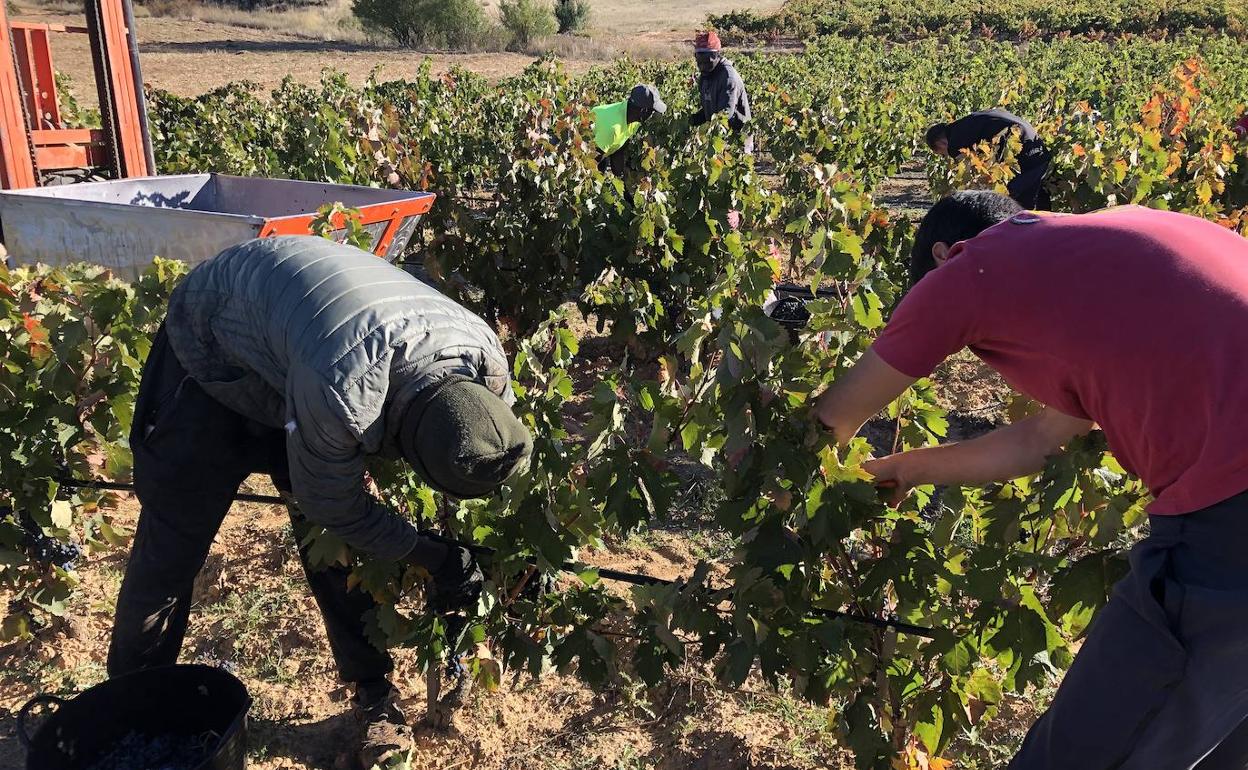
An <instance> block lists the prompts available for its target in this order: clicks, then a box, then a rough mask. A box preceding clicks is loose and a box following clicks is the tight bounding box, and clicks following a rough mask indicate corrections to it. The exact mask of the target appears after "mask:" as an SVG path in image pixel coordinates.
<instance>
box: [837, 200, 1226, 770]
mask: <svg viewBox="0 0 1248 770" xmlns="http://www.w3.org/2000/svg"><path fill="white" fill-rule="evenodd" d="M910 271H911V280H912V284H913V285H912V286H911V288H910V291H909V292H908V293H907V294H906V295H905V297H904V298H902V300H901V302H900V303H899V304H898V305H897V307H896V309H895V310H894V311H893V313H892V317H891V318H890V319H889V322H888V326H887V327H885V329H884V331H883V333H882V334H881V335H880V336H879V338H878V339H876V341H875V343H874V344H873V345H872V346H871V348H870V349H869V350H868V351H867V352H865V353H864V354H863V355H862V357H860V358H859V359H858V361H857V362H856V363H855V364H854V366H853V367H852V368H851V369H850V370H849V371H847V372H846V373H845V374H844V375H842V376H840V377H838V378H837V380H836V382H835V383H833V384H832V386H831V387H829V388H828V390H827V391H826V392H825V393H824V394H823V395H822V396H821V397H820V398H819V401H818V402H817V406H816V409H815V412H816V415H817V417H818V419H819V420H820V421H821V422H822V423H823V425H824V426H826V427H827V428H828V429H829V430H830V431H831V432H832V433H833V434H834V436H835V437H836V439H837V441H838V442H840V443H847V442H848V441H849V440H850V439H851V438H852V437H853V436H854V435H855V434H856V433H857V432H858V430H859V428H860V427H861V426H862V424H863V423H864V422H865V421H866V420H867V419H868V418H870V417H871V416H872V415H873V414H875V413H876V412H878V411H879V410H880V409H882V408H883V407H885V406H887V405H888V404H889V403H891V402H892V401H893V400H894V399H896V398H897V396H898V395H900V394H901V393H902V392H904V391H905V389H906V388H908V387H909V386H910V385H911V384H912V383H913V382H914V381H915V380H916V379H917V378H919V377H926V376H927V375H928V374H930V373H931V372H932V370H933V369H935V368H936V366H938V365H939V364H940V363H941V361H943V360H944V359H945V358H946V357H948V356H950V355H952V354H954V353H956V352H958V351H959V350H961V349H963V348H969V349H970V351H971V352H973V353H974V354H975V355H976V356H978V357H979V358H981V359H982V360H983V361H984V362H985V363H986V364H988V365H989V366H991V367H992V368H993V369H995V370H997V371H998V372H1000V374H1001V375H1002V376H1003V377H1004V378H1005V380H1006V381H1007V382H1009V383H1010V384H1011V385H1013V386H1014V387H1015V388H1017V389H1018V390H1019V391H1020V392H1021V393H1024V394H1025V395H1027V396H1030V397H1031V398H1033V399H1034V400H1036V401H1037V402H1039V403H1040V404H1042V405H1043V408H1042V409H1040V410H1039V411H1038V412H1036V413H1035V414H1033V415H1031V416H1029V417H1026V418H1024V419H1021V420H1017V421H1015V422H1012V423H1010V424H1009V425H1006V426H1004V427H1001V428H998V429H997V430H995V431H992V432H991V433H988V434H986V435H984V436H981V437H979V438H976V439H972V440H970V441H962V442H957V443H948V444H943V445H941V446H934V447H925V448H922V449H915V450H912V451H908V452H899V453H897V454H893V455H889V456H887V457H881V458H878V459H875V460H871V461H869V462H867V463H864V464H863V468H864V469H865V470H867V471H868V472H869V473H871V474H872V475H873V476H874V477H875V479H876V483H877V484H879V485H880V486H881V487H884V488H886V490H887V494H888V495H889V499H890V502H891V503H893V504H898V503H900V502H901V501H902V500H904V499H905V498H906V496H907V495H909V493H910V490H911V488H913V487H916V486H922V485H927V484H936V485H946V484H966V485H976V486H979V485H987V484H992V483H994V482H1005V481H1009V480H1010V479H1015V478H1018V477H1020V476H1029V475H1031V474H1034V473H1038V472H1040V471H1041V470H1042V469H1043V468H1044V467H1045V462H1046V459H1047V458H1048V457H1049V456H1050V455H1054V454H1057V453H1059V452H1061V450H1062V447H1064V446H1065V445H1067V443H1068V442H1070V441H1071V440H1072V439H1074V438H1075V437H1076V436H1080V435H1083V434H1085V433H1087V432H1088V431H1090V430H1092V428H1093V426H1094V425H1096V426H1099V427H1100V428H1101V430H1103V431H1104V433H1105V439H1106V440H1107V442H1108V443H1109V447H1110V449H1111V450H1113V453H1114V457H1115V458H1116V459H1117V461H1118V462H1119V463H1120V464H1121V465H1122V467H1123V468H1126V469H1127V470H1129V471H1130V472H1132V473H1134V474H1136V475H1137V476H1139V478H1140V479H1141V480H1142V481H1143V482H1144V484H1145V485H1147V487H1148V490H1149V492H1150V493H1151V494H1152V502H1150V503H1149V505H1148V509H1147V510H1148V513H1149V532H1148V536H1147V537H1145V538H1144V539H1143V540H1141V541H1140V542H1139V543H1137V544H1136V545H1135V547H1134V548H1132V549H1131V553H1130V558H1129V561H1130V565H1131V569H1130V573H1129V574H1128V575H1127V576H1126V577H1124V578H1123V579H1122V580H1121V581H1119V582H1118V583H1117V585H1115V586H1114V588H1113V593H1112V596H1111V598H1110V599H1109V602H1108V603H1107V604H1106V605H1105V606H1104V607H1102V608H1101V610H1100V611H1099V612H1098V613H1097V615H1096V617H1095V619H1094V620H1093V621H1092V623H1091V625H1090V626H1089V628H1088V632H1087V636H1086V637H1085V639H1084V641H1083V646H1082V647H1081V648H1080V650H1079V654H1078V655H1077V656H1076V657H1075V661H1074V664H1073V665H1072V666H1071V668H1070V670H1069V671H1067V672H1066V676H1065V678H1064V679H1063V680H1062V684H1061V687H1059V688H1058V690H1057V694H1056V696H1054V698H1053V702H1052V705H1051V706H1050V707H1049V709H1048V711H1046V712H1045V714H1044V715H1043V716H1042V717H1040V719H1039V720H1037V721H1036V723H1035V724H1034V725H1033V726H1032V728H1031V730H1030V731H1029V732H1028V734H1027V739H1026V740H1025V741H1024V742H1023V745H1022V748H1020V749H1019V753H1018V755H1017V756H1015V757H1014V759H1013V760H1012V761H1011V762H1010V763H1009V765H1008V770H1068V769H1071V770H1073V768H1078V770H1111V768H1112V769H1115V770H1192V769H1193V768H1196V770H1243V768H1245V767H1248V722H1246V721H1245V720H1246V719H1248V655H1245V651H1246V650H1248V446H1245V444H1244V434H1245V431H1248V411H1246V410H1245V409H1244V408H1243V405H1244V403H1245V402H1248V357H1246V356H1245V355H1244V350H1246V349H1248V240H1245V239H1244V238H1242V237H1240V236H1239V235H1237V234H1236V233H1234V232H1233V231H1231V230H1229V229H1227V228H1224V227H1222V226H1220V225H1217V224H1215V223H1213V222H1209V221H1206V220H1203V219H1199V218H1197V217H1192V216H1187V215H1184V214H1178V213H1175V212H1170V211H1158V210H1154V209H1148V208H1142V207H1139V206H1122V207H1119V208H1114V209H1108V210H1105V211H1098V212H1095V213H1091V214H1078V215H1069V214H1067V215H1061V214H1036V213H1033V212H1030V211H1021V210H1020V208H1019V206H1018V204H1017V203H1015V202H1014V201H1012V200H1010V199H1009V198H1007V197H1005V196H1004V195H997V194H996V193H992V192H985V191H964V192H960V193H955V194H953V195H951V196H949V197H947V198H944V199H943V200H941V201H940V202H939V203H937V204H936V205H935V206H934V207H933V208H932V210H931V211H929V212H928V214H927V216H926V217H924V219H923V223H922V224H921V225H920V226H919V230H918V233H917V234H916V236H915V245H914V251H913V253H912V255H911V262H910ZM1124 282H1126V285H1128V286H1130V290H1129V291H1123V290H1122V287H1123V284H1124ZM1049 515H1052V516H1061V515H1063V514H1062V512H1061V511H1052V512H1049Z"/></svg>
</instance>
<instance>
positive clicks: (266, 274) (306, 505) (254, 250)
mask: <svg viewBox="0 0 1248 770" xmlns="http://www.w3.org/2000/svg"><path fill="white" fill-rule="evenodd" d="M165 328H166V330H167V332H168V334H169V341H170V344H171V345H172V346H173V351H174V353H175V354H176V355H177V357H178V360H179V361H180V362H181V363H182V365H183V366H184V367H185V368H186V370H187V372H188V373H189V374H190V375H191V377H193V378H194V379H195V380H196V381H197V382H199V383H200V384H201V385H202V386H203V388H204V390H205V391H206V392H207V393H209V394H210V395H211V396H212V397H214V398H216V399H217V400H218V401H220V402H221V403H222V404H224V405H225V406H227V407H229V408H230V409H232V410H234V411H236V412H239V413H240V414H242V415H244V416H246V417H248V418H250V419H252V420H255V421H256V422H259V423H261V424H264V425H268V426H271V427H275V428H284V429H285V430H286V435H287V440H286V447H287V456H288V457H289V460H290V478H291V484H292V491H293V492H294V496H295V499H296V500H297V501H298V503H299V508H300V510H301V511H302V513H303V514H304V515H305V516H306V517H307V518H308V519H309V520H311V521H313V522H315V523H317V524H320V525H322V526H324V527H326V528H327V529H329V530H330V531H332V532H333V533H335V534H336V535H338V536H339V537H341V538H343V540H345V541H346V542H347V543H348V544H349V545H351V546H352V547H353V548H357V549H359V550H361V551H363V552H365V553H368V554H371V555H373V556H376V557H379V558H383V559H399V558H402V557H403V556H405V555H406V554H407V553H408V552H409V551H410V550H411V549H412V547H413V546H414V545H415V543H416V538H417V534H416V530H415V529H414V528H413V527H412V526H411V525H410V524H409V523H407V522H406V521H405V520H403V518H402V517H400V516H399V515H398V514H397V513H395V512H394V511H392V510H389V509H387V508H386V507H385V506H383V505H382V504H381V503H379V502H377V501H376V500H375V499H373V498H372V497H371V496H370V495H368V494H367V493H366V492H365V490H364V465H365V458H366V457H367V456H368V455H374V454H380V455H383V456H388V457H398V456H399V454H398V443H397V440H396V435H397V432H398V428H399V423H400V421H401V420H402V416H403V410H404V409H405V408H406V406H407V405H408V404H409V403H410V402H411V400H412V398H413V397H414V396H415V395H416V394H417V393H419V392H420V391H421V390H423V389H424V388H426V387H428V386H429V385H430V384H432V383H434V382H436V381H438V380H439V379H441V378H444V377H446V376H448V375H452V374H458V375H463V376H466V377H469V378H471V379H473V380H476V381H478V382H481V383H483V384H484V385H485V386H486V387H488V388H489V389H490V390H491V391H493V392H494V393H497V394H498V395H499V396H501V397H502V398H503V399H504V400H505V401H506V402H507V403H509V404H510V403H512V402H513V401H514V396H513V394H512V391H511V385H510V377H509V371H508V366H507V357H506V354H505V353H504V352H503V349H502V346H501V345H500V344H499V341H498V337H497V336H495V334H494V331H493V330H492V329H491V328H490V327H489V326H488V325H487V324H486V323H485V322H484V321H482V320H481V319H480V318H478V317H477V316H475V315H473V314H472V313H470V312H469V311H467V310H465V309H464V308H462V307H460V306H459V305H457V304H455V303H454V302H452V301H451V300H450V299H449V298H447V297H446V296H444V295H442V294H441V293H439V292H437V291H435V290H434V289H433V288H431V287H429V286H427V285H425V284H423V283H421V282H420V281H418V280H416V279H415V278H413V277H412V276H410V275H408V274H407V273H406V272H404V271H403V270H401V269H399V268H397V267H395V266H393V265H391V264H389V263H387V262H386V261H385V260H383V259H380V258H378V257H376V256H373V255H372V254H369V253H367V252H364V251H360V250H359V249H356V248H352V247H350V246H343V245H340V244H337V243H333V242H331V241H328V240H325V239H323V238H315V237H311V236H290V237H281V238H265V239H262V240H255V241H248V242H246V243H242V244H239V245H238V246H234V247H231V248H229V249H226V250H225V251H223V252H221V253H220V254H218V255H217V256H216V257H213V258H212V259H210V260H208V261H207V262H204V263H203V264H201V265H199V266H198V267H196V268H195V269H194V270H192V271H191V273H190V274H189V275H188V276H187V277H186V279H185V280H183V282H182V283H181V284H180V285H179V286H178V287H177V289H175V290H174V292H173V295H172V296H171V298H170V300H169V315H168V317H167V319H166V321H165Z"/></svg>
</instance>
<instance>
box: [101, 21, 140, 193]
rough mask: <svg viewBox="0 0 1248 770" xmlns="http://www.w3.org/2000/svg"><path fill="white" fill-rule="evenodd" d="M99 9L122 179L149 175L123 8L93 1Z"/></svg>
mask: <svg viewBox="0 0 1248 770" xmlns="http://www.w3.org/2000/svg"><path fill="white" fill-rule="evenodd" d="M94 1H95V2H98V3H99V7H100V21H101V29H100V34H101V37H102V40H101V44H102V47H103V50H104V60H105V61H106V62H107V63H108V67H107V71H106V73H105V76H106V77H107V78H108V79H109V89H110V91H111V92H112V94H113V100H114V109H113V116H114V120H115V121H116V124H117V132H116V136H117V147H115V148H113V150H114V152H115V153H116V154H117V159H118V161H119V162H120V164H121V175H122V176H123V177H133V176H150V175H152V174H153V173H155V170H154V169H151V168H148V165H147V155H146V152H145V151H144V147H143V129H142V126H141V125H140V123H139V95H138V93H136V90H135V82H134V67H133V66H132V65H131V62H130V47H129V37H128V30H127V29H126V16H125V9H124V7H123V6H122V3H121V0H94Z"/></svg>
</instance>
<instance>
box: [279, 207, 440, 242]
mask: <svg viewBox="0 0 1248 770" xmlns="http://www.w3.org/2000/svg"><path fill="white" fill-rule="evenodd" d="M434 200H435V196H433V195H429V196H427V197H421V198H417V199H415V200H410V201H402V202H400V203H376V204H373V205H372V206H362V207H360V224H362V225H371V224H374V223H376V222H387V226H386V231H385V233H383V234H382V236H381V237H380V238H378V239H377V242H376V243H374V244H373V253H375V254H384V253H385V251H386V249H387V248H389V246H390V241H392V240H393V239H394V234H395V232H396V231H397V230H398V228H399V225H400V224H401V223H402V221H403V220H404V219H407V218H408V217H409V216H414V215H416V214H425V213H428V211H429V209H431V208H433V202H434ZM315 216H316V215H314V214H297V215H295V216H289V217H277V218H274V219H267V220H265V222H264V225H262V226H261V228H260V236H259V237H261V238H269V237H271V236H274V235H310V234H311V233H312V220H313V219H314V218H315ZM330 224H331V225H332V226H333V228H334V229H335V230H341V229H342V228H343V227H345V226H346V218H345V217H344V216H343V215H342V214H336V215H335V216H334V217H333V218H332V219H331V220H330Z"/></svg>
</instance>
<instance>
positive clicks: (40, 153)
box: [35, 144, 107, 171]
mask: <svg viewBox="0 0 1248 770" xmlns="http://www.w3.org/2000/svg"><path fill="white" fill-rule="evenodd" d="M92 149H93V148H92V147H91V146H90V145H84V144H73V145H66V144H61V145H53V146H51V147H36V148H35V160H36V162H38V163H39V168H41V169H43V170H44V171H62V170H64V169H67V168H87V167H89V166H96V165H99V163H100V162H101V158H100V157H99V155H100V153H98V152H92ZM103 160H104V161H107V158H104V159H103Z"/></svg>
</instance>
